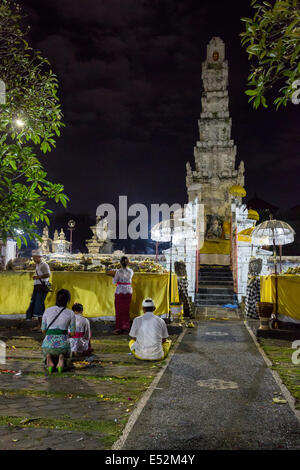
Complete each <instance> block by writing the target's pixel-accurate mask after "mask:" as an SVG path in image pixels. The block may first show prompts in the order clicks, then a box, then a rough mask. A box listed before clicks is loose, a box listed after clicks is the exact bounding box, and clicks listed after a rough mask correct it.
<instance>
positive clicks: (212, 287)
mask: <svg viewBox="0 0 300 470" xmlns="http://www.w3.org/2000/svg"><path fill="white" fill-rule="evenodd" d="M226 304H234V305H237V297H236V294H235V293H234V291H233V279H232V273H231V270H230V269H229V267H228V266H202V267H200V269H199V277H198V292H197V293H196V295H195V307H219V308H220V307H224V305H226Z"/></svg>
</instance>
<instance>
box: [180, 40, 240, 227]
mask: <svg viewBox="0 0 300 470" xmlns="http://www.w3.org/2000/svg"><path fill="white" fill-rule="evenodd" d="M202 81H203V93H202V99H201V102H202V112H201V116H200V120H199V121H198V126H199V133H200V139H199V141H198V142H197V143H196V146H195V147H194V157H195V171H193V170H192V168H191V165H190V163H189V162H188V163H187V165H186V169H187V175H186V185H187V191H188V196H189V201H192V200H194V199H195V197H196V196H197V197H198V201H199V203H203V204H204V213H205V216H206V223H208V220H210V221H211V220H212V219H213V218H215V217H216V218H218V219H219V222H221V223H223V222H224V221H226V220H227V221H228V220H229V219H230V215H231V207H230V198H229V194H228V190H229V188H230V187H231V186H233V185H241V186H244V163H243V162H241V163H240V166H239V169H238V170H236V168H235V163H236V162H235V160H236V153H237V150H236V146H235V145H234V142H233V140H232V139H231V118H230V117H229V109H228V91H227V86H228V63H227V60H225V44H224V42H223V41H222V40H221V39H220V38H218V37H213V38H212V39H211V41H210V43H209V44H208V46H207V57H206V60H205V62H203V64H202Z"/></svg>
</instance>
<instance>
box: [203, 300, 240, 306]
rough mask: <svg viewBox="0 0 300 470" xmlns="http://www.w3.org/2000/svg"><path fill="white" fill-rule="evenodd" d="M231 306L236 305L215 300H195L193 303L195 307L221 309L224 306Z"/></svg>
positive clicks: (233, 302)
mask: <svg viewBox="0 0 300 470" xmlns="http://www.w3.org/2000/svg"><path fill="white" fill-rule="evenodd" d="M227 304H231V305H237V303H236V302H235V301H232V302H227V301H221V300H220V301H219V300H216V299H212V300H197V301H195V306H196V307H220V306H221V307H223V306H224V305H227Z"/></svg>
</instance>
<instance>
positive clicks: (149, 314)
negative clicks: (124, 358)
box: [129, 298, 171, 361]
mask: <svg viewBox="0 0 300 470" xmlns="http://www.w3.org/2000/svg"><path fill="white" fill-rule="evenodd" d="M142 306H143V311H144V315H142V316H140V317H137V318H135V319H134V320H133V323H132V327H131V330H130V332H129V335H130V336H131V337H132V338H133V339H132V340H131V341H130V342H129V347H130V350H131V352H132V354H133V355H134V356H135V357H136V358H137V359H143V360H148V361H155V360H160V359H164V358H165V357H166V356H167V355H168V352H169V349H170V346H171V340H169V339H167V338H168V336H169V333H168V329H167V326H166V324H165V322H164V320H162V319H161V318H159V317H158V316H157V315H154V313H153V312H154V310H155V305H154V302H153V300H152V299H150V298H147V299H144V300H143V303H142Z"/></svg>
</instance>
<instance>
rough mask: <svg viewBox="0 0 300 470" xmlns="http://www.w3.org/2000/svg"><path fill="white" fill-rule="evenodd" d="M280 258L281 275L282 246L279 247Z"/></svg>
mask: <svg viewBox="0 0 300 470" xmlns="http://www.w3.org/2000/svg"><path fill="white" fill-rule="evenodd" d="M279 256H280V271H279V272H280V274H281V271H282V259H281V258H282V245H279Z"/></svg>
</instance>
